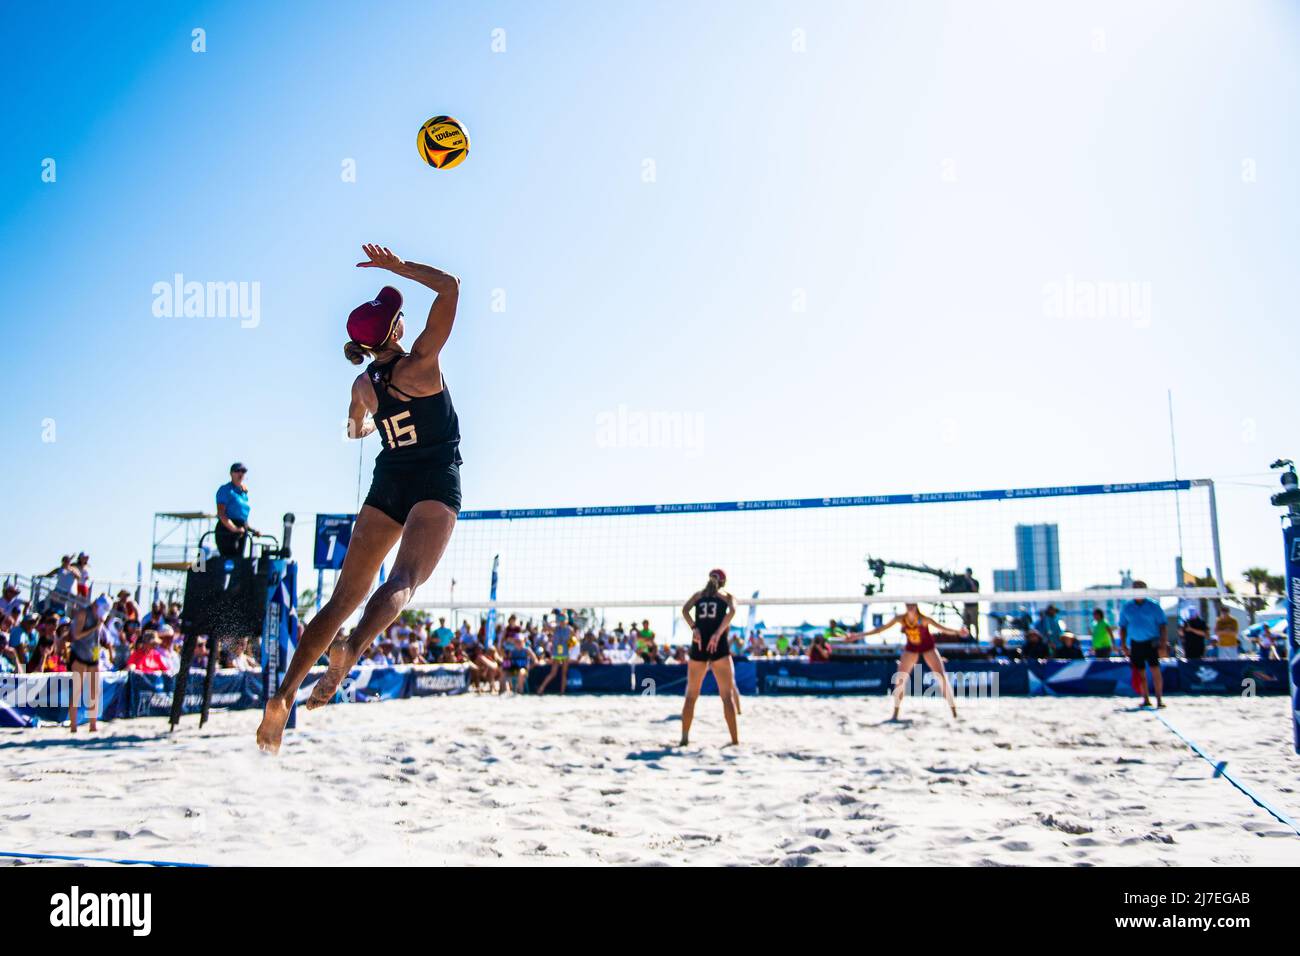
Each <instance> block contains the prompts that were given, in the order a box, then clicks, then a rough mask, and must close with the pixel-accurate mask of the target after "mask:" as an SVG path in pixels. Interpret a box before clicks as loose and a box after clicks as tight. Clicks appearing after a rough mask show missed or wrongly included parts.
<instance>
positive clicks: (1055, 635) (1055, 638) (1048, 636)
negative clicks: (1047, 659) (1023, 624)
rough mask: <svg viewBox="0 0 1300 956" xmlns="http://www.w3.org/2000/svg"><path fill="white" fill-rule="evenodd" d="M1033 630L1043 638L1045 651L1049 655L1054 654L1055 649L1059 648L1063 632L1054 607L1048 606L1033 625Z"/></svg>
mask: <svg viewBox="0 0 1300 956" xmlns="http://www.w3.org/2000/svg"><path fill="white" fill-rule="evenodd" d="M1034 630H1035V631H1037V632H1038V633H1039V634H1041V635H1042V636H1043V640H1044V641H1046V642H1047V649H1048V651H1049V652H1050V653H1055V652H1056V649H1057V648H1058V647H1060V646H1061V636H1062V634H1063V633H1064V630H1063V629H1062V627H1061V619H1060V618H1059V617H1057V611H1056V605H1055V604H1049V605H1047V607H1046V608H1045V609H1044V611H1043V613H1042V614H1041V615H1040V616H1039V618H1038V620H1037V621H1036V622H1035V623H1034Z"/></svg>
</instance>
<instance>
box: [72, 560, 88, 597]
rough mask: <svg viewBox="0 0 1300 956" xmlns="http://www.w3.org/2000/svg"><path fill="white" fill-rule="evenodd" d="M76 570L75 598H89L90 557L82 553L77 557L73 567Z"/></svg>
mask: <svg viewBox="0 0 1300 956" xmlns="http://www.w3.org/2000/svg"><path fill="white" fill-rule="evenodd" d="M73 566H74V567H75V568H76V569H77V597H79V598H83V599H87V600H86V603H88V599H89V598H90V555H88V554H86V552H85V551H82V552H81V553H80V554H79V555H77V563H76V564H75V565H73Z"/></svg>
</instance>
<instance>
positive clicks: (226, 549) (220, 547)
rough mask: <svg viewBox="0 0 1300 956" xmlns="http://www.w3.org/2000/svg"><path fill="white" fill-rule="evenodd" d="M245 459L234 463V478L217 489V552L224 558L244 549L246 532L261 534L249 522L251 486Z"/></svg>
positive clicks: (233, 556) (231, 475)
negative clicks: (247, 476)
mask: <svg viewBox="0 0 1300 956" xmlns="http://www.w3.org/2000/svg"><path fill="white" fill-rule="evenodd" d="M247 474H248V469H247V468H246V467H245V466H244V463H243V462H239V461H237V462H235V463H234V464H233V465H231V466H230V481H228V482H226V483H225V484H224V485H222V486H221V487H220V488H218V489H217V529H216V538H217V551H218V552H219V553H220V554H221V556H222V557H223V558H235V557H238V556H239V555H240V553H241V552H242V551H243V550H244V540H245V536H246V535H250V534H257V530H256V529H255V528H253V527H252V526H250V525H249V523H248V486H247V485H246V484H244V476H245V475H247Z"/></svg>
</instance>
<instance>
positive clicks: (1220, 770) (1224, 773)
mask: <svg viewBox="0 0 1300 956" xmlns="http://www.w3.org/2000/svg"><path fill="white" fill-rule="evenodd" d="M1155 718H1156V720H1158V721H1160V723H1162V724H1164V725H1165V726H1166V727H1168V728H1169V729H1170V730H1171V731H1173V733H1174V736H1176V737H1177V738H1178V739H1179V740H1181V741H1182V742H1183V743H1185V744H1187V746H1189V747H1191V748H1192V751H1193V752H1194V753H1195V754H1196V755H1197V756H1198V757H1200V758H1201V759H1202V760H1204V761H1205V762H1206V763H1208V764H1209V765H1210V766H1211V767H1213V768H1214V776H1216V777H1222V778H1223V779H1224V780H1227V781H1228V783H1230V784H1232V785H1233V786H1234V787H1236V788H1237V789H1238V790H1240V791H1241V792H1242V793H1244V794H1245V795H1246V796H1248V797H1250V799H1251V800H1252V801H1253V802H1254V803H1255V805H1256V806H1258V807H1259V808H1260V809H1262V810H1265V811H1267V812H1268V813H1269V814H1270V815H1271V816H1273V817H1274V818H1275V819H1276V820H1277V821H1278V822H1279V823H1282V824H1283V825H1285V826H1287V827H1289V828H1290V829H1291V830H1293V831H1295V834H1296V836H1300V824H1298V823H1296V822H1295V821H1294V820H1292V819H1291V818H1290V817H1288V816H1287V815H1286V814H1285V813H1283V812H1282V811H1281V810H1278V809H1277V808H1276V807H1274V806H1273V805H1272V804H1271V803H1269V802H1268V801H1267V800H1265V799H1264V798H1263V797H1261V796H1260V795H1259V794H1257V793H1255V791H1253V790H1251V789H1250V787H1248V786H1246V785H1245V784H1244V783H1242V782H1241V781H1240V780H1238V779H1237V778H1236V777H1234V776H1233V775H1232V774H1231V773H1229V772H1228V761H1226V760H1215V759H1214V758H1213V757H1211V756H1210V755H1209V754H1208V753H1206V752H1205V751H1204V750H1203V749H1202V748H1201V747H1200V746H1198V745H1197V744H1196V742H1195V741H1193V740H1192V739H1191V738H1190V737H1188V736H1187V735H1186V734H1184V733H1183V732H1182V731H1181V730H1179V729H1178V728H1177V727H1175V726H1174V725H1173V724H1171V723H1170V722H1169V721H1168V720H1166V719H1165V716H1164V714H1160V713H1157V714H1156V715H1155Z"/></svg>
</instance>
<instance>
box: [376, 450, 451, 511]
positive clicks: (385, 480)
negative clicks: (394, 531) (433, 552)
mask: <svg viewBox="0 0 1300 956" xmlns="http://www.w3.org/2000/svg"><path fill="white" fill-rule="evenodd" d="M421 501H440V502H442V503H443V504H444V505H446V506H447V507H448V508H450V509H451V510H452V511H454V512H456V513H457V514H459V513H460V465H459V464H458V463H457V462H450V463H442V462H439V463H430V462H413V463H411V464H403V465H388V466H382V467H379V466H377V467H376V468H375V476H374V478H373V479H371V481H370V493H369V494H368V495H366V504H368V505H370V507H372V508H378V509H379V510H380V511H382V512H383V513H384V514H386V515H388V517H390V518H392V519H393V520H394V521H396V522H397V523H398V524H406V519H407V516H408V515H410V513H411V509H412V508H414V507H415V506H416V505H418V504H419V503H420V502H421Z"/></svg>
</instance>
